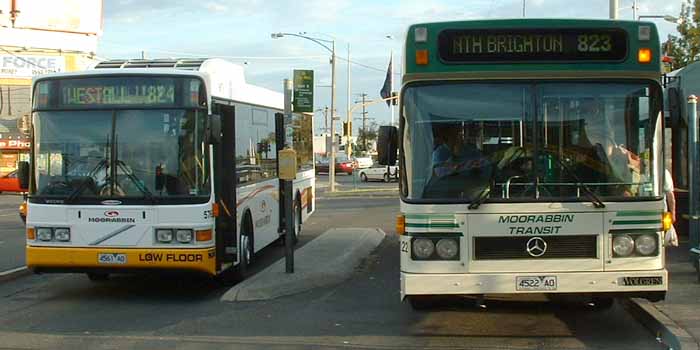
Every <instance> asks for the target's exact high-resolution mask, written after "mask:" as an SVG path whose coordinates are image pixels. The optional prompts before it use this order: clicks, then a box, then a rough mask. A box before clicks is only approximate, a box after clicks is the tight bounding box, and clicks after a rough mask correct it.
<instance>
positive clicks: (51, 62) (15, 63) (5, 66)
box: [0, 55, 66, 78]
mask: <svg viewBox="0 0 700 350" xmlns="http://www.w3.org/2000/svg"><path fill="white" fill-rule="evenodd" d="M65 70H66V60H65V57H63V56H32V55H14V56H12V55H0V77H9V78H31V77H33V76H35V75H40V74H47V73H57V72H63V71H65Z"/></svg>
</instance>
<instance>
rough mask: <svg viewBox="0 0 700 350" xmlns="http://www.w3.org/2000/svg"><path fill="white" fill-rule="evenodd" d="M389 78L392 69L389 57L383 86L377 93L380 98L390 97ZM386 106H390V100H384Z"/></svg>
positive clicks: (390, 77)
mask: <svg viewBox="0 0 700 350" xmlns="http://www.w3.org/2000/svg"><path fill="white" fill-rule="evenodd" d="M391 79H392V69H391V59H389V68H387V70H386V79H384V86H382V89H381V90H380V91H379V95H380V96H382V98H389V97H391V85H392V84H391ZM386 105H387V106H391V100H389V101H386Z"/></svg>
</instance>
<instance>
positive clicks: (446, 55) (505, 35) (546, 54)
mask: <svg viewBox="0 0 700 350" xmlns="http://www.w3.org/2000/svg"><path fill="white" fill-rule="evenodd" d="M438 51H439V53H440V58H441V59H442V60H443V62H445V63H468V62H482V63H488V62H515V61H536V62H561V61H571V62H576V61H620V60H623V59H625V58H626V57H627V34H626V32H625V31H623V30H618V29H556V30H553V29H495V30H474V29H447V30H443V31H442V32H440V34H439V36H438Z"/></svg>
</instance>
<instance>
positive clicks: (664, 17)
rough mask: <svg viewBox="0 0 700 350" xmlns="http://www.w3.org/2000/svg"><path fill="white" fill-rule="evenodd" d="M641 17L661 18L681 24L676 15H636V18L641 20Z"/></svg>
mask: <svg viewBox="0 0 700 350" xmlns="http://www.w3.org/2000/svg"><path fill="white" fill-rule="evenodd" d="M642 18H663V20H664V21H666V22H670V23H676V24H681V22H682V20H681V19H680V18H678V17H673V16H669V15H663V16H662V15H641V16H639V17H637V20H641V19H642Z"/></svg>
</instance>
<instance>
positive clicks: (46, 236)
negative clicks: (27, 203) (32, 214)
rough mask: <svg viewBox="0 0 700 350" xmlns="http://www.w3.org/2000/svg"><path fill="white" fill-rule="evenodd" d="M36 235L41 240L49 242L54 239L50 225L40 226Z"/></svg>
mask: <svg viewBox="0 0 700 350" xmlns="http://www.w3.org/2000/svg"><path fill="white" fill-rule="evenodd" d="M36 236H37V238H39V240H40V241H44V242H48V241H50V240H51V239H53V230H51V228H49V227H39V228H37V229H36Z"/></svg>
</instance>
